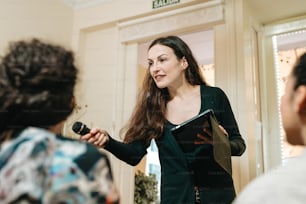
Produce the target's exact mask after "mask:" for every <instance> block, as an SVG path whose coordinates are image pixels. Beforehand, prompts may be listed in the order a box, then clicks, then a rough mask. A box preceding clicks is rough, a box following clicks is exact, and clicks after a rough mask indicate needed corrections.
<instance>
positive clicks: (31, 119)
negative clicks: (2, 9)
mask: <svg viewBox="0 0 306 204" xmlns="http://www.w3.org/2000/svg"><path fill="white" fill-rule="evenodd" d="M76 78H77V69H76V67H75V65H74V56H73V53H72V52H71V51H69V50H66V49H65V48H63V47H61V46H58V45H53V44H50V43H46V42H43V41H41V40H38V39H32V40H30V41H17V42H13V43H11V44H10V45H9V47H8V50H7V52H6V54H5V55H4V56H3V58H2V59H1V63H0V121H1V123H0V133H1V132H3V131H6V130H16V129H17V130H18V129H22V128H24V127H26V126H36V127H42V128H47V127H49V126H52V125H55V124H57V123H59V122H61V121H63V120H65V119H66V118H67V117H68V116H69V115H70V114H71V112H72V110H73V108H74V104H73V103H72V101H73V100H72V99H73V92H74V86H75V83H76Z"/></svg>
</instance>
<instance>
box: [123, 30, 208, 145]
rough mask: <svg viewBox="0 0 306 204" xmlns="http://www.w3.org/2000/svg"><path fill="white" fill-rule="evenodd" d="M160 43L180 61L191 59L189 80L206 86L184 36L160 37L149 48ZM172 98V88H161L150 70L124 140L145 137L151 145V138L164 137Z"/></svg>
mask: <svg viewBox="0 0 306 204" xmlns="http://www.w3.org/2000/svg"><path fill="white" fill-rule="evenodd" d="M158 44H159V45H164V46H167V47H169V48H171V49H172V50H173V51H174V54H175V55H176V57H177V59H178V60H180V59H182V58H183V57H185V59H186V60H187V62H188V68H187V69H185V77H186V80H187V82H188V83H190V84H191V85H200V84H204V85H206V82H205V80H204V77H203V75H202V73H201V70H200V68H199V66H198V63H197V61H196V59H195V57H194V56H193V54H192V52H191V50H190V48H189V47H188V45H187V44H186V43H185V42H184V41H183V40H182V39H181V38H179V37H177V36H167V37H161V38H157V39H155V40H154V41H153V42H152V43H151V44H150V46H149V48H148V50H150V49H151V48H152V47H153V46H154V45H158ZM169 100H170V96H169V92H168V89H167V88H162V89H160V88H158V87H157V86H156V84H155V82H154V80H153V78H152V77H151V75H150V71H149V69H148V70H147V72H146V75H145V78H144V81H143V86H142V89H141V90H140V91H139V94H138V97H137V102H136V106H135V108H134V111H133V113H132V115H131V118H130V120H129V123H128V124H127V126H126V127H125V128H126V133H125V138H124V141H125V142H127V143H128V142H131V141H134V140H143V141H145V142H146V143H147V144H149V143H150V141H151V139H153V138H154V139H155V138H158V137H159V136H161V135H162V133H163V130H164V125H165V123H166V118H165V113H166V105H167V102H168V101H169ZM122 130H124V128H123V129H122Z"/></svg>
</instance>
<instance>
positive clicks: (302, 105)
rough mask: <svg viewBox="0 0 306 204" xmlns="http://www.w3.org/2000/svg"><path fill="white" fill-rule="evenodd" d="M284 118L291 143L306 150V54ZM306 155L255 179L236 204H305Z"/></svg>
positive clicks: (292, 80) (289, 85) (293, 77)
mask: <svg viewBox="0 0 306 204" xmlns="http://www.w3.org/2000/svg"><path fill="white" fill-rule="evenodd" d="M281 117H282V121H283V126H284V130H285V132H286V137H287V141H288V142H289V143H290V144H292V145H302V146H306V53H304V54H303V55H302V56H301V57H300V58H299V59H298V60H297V62H296V64H295V65H294V67H293V69H292V71H291V73H290V75H289V77H288V79H287V82H286V86H285V92H284V95H283V96H282V99H281ZM305 172H306V152H305V151H304V152H303V154H302V155H300V156H298V157H296V158H293V159H291V160H289V161H288V162H287V163H286V164H285V166H282V167H279V168H277V169H275V170H272V171H271V172H268V173H267V174H265V175H263V176H261V177H259V178H257V179H255V180H254V181H253V182H251V184H249V186H247V187H246V189H244V191H242V192H241V194H240V195H239V196H238V198H237V200H236V201H235V204H245V203H247V204H253V203H254V204H255V203H256V204H258V203H260V204H265V203H267V204H268V203H269V204H270V203H273V204H274V203H277V204H287V203H290V204H304V203H305V202H306V193H305V192H306V177H305Z"/></svg>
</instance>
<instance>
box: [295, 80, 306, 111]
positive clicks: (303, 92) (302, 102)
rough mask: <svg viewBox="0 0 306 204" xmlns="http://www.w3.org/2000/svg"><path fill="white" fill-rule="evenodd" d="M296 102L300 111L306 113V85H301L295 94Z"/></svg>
mask: <svg viewBox="0 0 306 204" xmlns="http://www.w3.org/2000/svg"><path fill="white" fill-rule="evenodd" d="M294 98H295V99H294V103H295V107H296V110H297V112H298V113H306V86H304V85H300V86H299V87H298V88H297V89H296V91H295V94H294Z"/></svg>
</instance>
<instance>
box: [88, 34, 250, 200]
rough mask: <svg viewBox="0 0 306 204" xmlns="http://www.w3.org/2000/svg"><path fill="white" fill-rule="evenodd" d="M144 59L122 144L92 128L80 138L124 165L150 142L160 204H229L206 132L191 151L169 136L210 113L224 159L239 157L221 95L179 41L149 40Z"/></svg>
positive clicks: (227, 184)
mask: <svg viewBox="0 0 306 204" xmlns="http://www.w3.org/2000/svg"><path fill="white" fill-rule="evenodd" d="M147 55H148V69H147V73H146V75H145V79H144V82H143V87H142V89H141V90H140V93H139V96H138V98H137V100H138V101H137V104H136V105H135V107H134V112H133V114H132V115H131V118H130V120H129V123H128V124H127V126H126V129H125V128H123V130H125V131H123V133H125V135H124V141H123V142H121V141H117V140H115V139H113V138H112V137H111V136H110V135H109V134H108V133H107V132H106V131H105V130H103V129H100V128H92V129H91V131H90V133H89V134H86V135H84V136H82V139H83V140H86V141H88V142H89V143H91V144H94V145H96V146H97V147H104V148H105V149H106V150H108V151H110V152H111V153H113V154H114V155H115V156H116V157H118V158H119V159H121V160H122V161H125V162H126V163H128V164H130V165H136V164H138V163H139V162H140V161H141V159H142V158H143V157H144V156H145V155H146V153H147V148H148V146H149V145H150V142H151V140H152V139H154V140H155V142H156V144H157V147H158V153H159V160H160V165H161V195H160V198H161V203H162V204H194V203H201V204H211V203H222V204H229V203H231V202H232V200H233V199H234V198H235V195H236V194H235V189H234V184H233V179H232V175H231V173H228V172H227V171H225V170H224V169H223V168H222V167H221V166H220V165H219V164H218V163H217V162H216V161H215V159H214V156H213V154H214V153H213V152H214V146H213V145H212V136H211V135H212V133H211V132H209V133H208V137H203V136H198V137H199V138H198V139H199V140H200V141H199V140H196V141H194V142H195V146H196V147H195V148H194V151H192V152H191V153H189V152H188V154H187V153H186V152H184V151H183V150H182V149H181V148H180V146H179V144H178V142H177V140H176V138H175V137H174V135H173V134H172V132H171V128H173V127H176V125H179V124H182V123H184V122H186V121H188V120H189V119H191V118H193V117H195V116H197V115H198V114H200V113H202V112H204V111H205V110H207V109H212V110H213V112H214V113H215V115H216V118H217V119H218V122H219V123H220V126H219V127H220V132H221V136H224V138H222V139H224V140H225V141H228V143H229V145H228V146H230V150H229V151H227V152H226V153H227V154H226V155H224V157H227V158H230V157H231V156H240V155H242V154H243V153H244V151H245V149H246V145H245V142H244V139H243V138H242V136H241V134H240V132H239V128H238V125H237V122H236V119H235V117H234V114H233V111H232V108H231V105H230V102H229V100H228V98H227V96H226V95H225V93H224V92H223V90H222V89H220V88H218V87H213V86H209V85H208V84H207V83H206V81H205V80H204V78H203V76H202V74H201V70H200V67H199V65H198V63H197V61H196V60H195V58H194V56H193V54H192V51H191V50H190V48H189V47H188V45H187V44H186V43H185V42H184V41H183V40H182V39H180V38H179V37H177V36H166V37H160V38H157V39H155V40H154V41H152V43H151V44H150V46H149V49H148V54H147ZM217 128H218V126H217ZM217 130H219V129H217ZM223 133H224V134H223ZM184 136H185V138H186V137H190V135H184ZM230 168H231V167H230Z"/></svg>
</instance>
